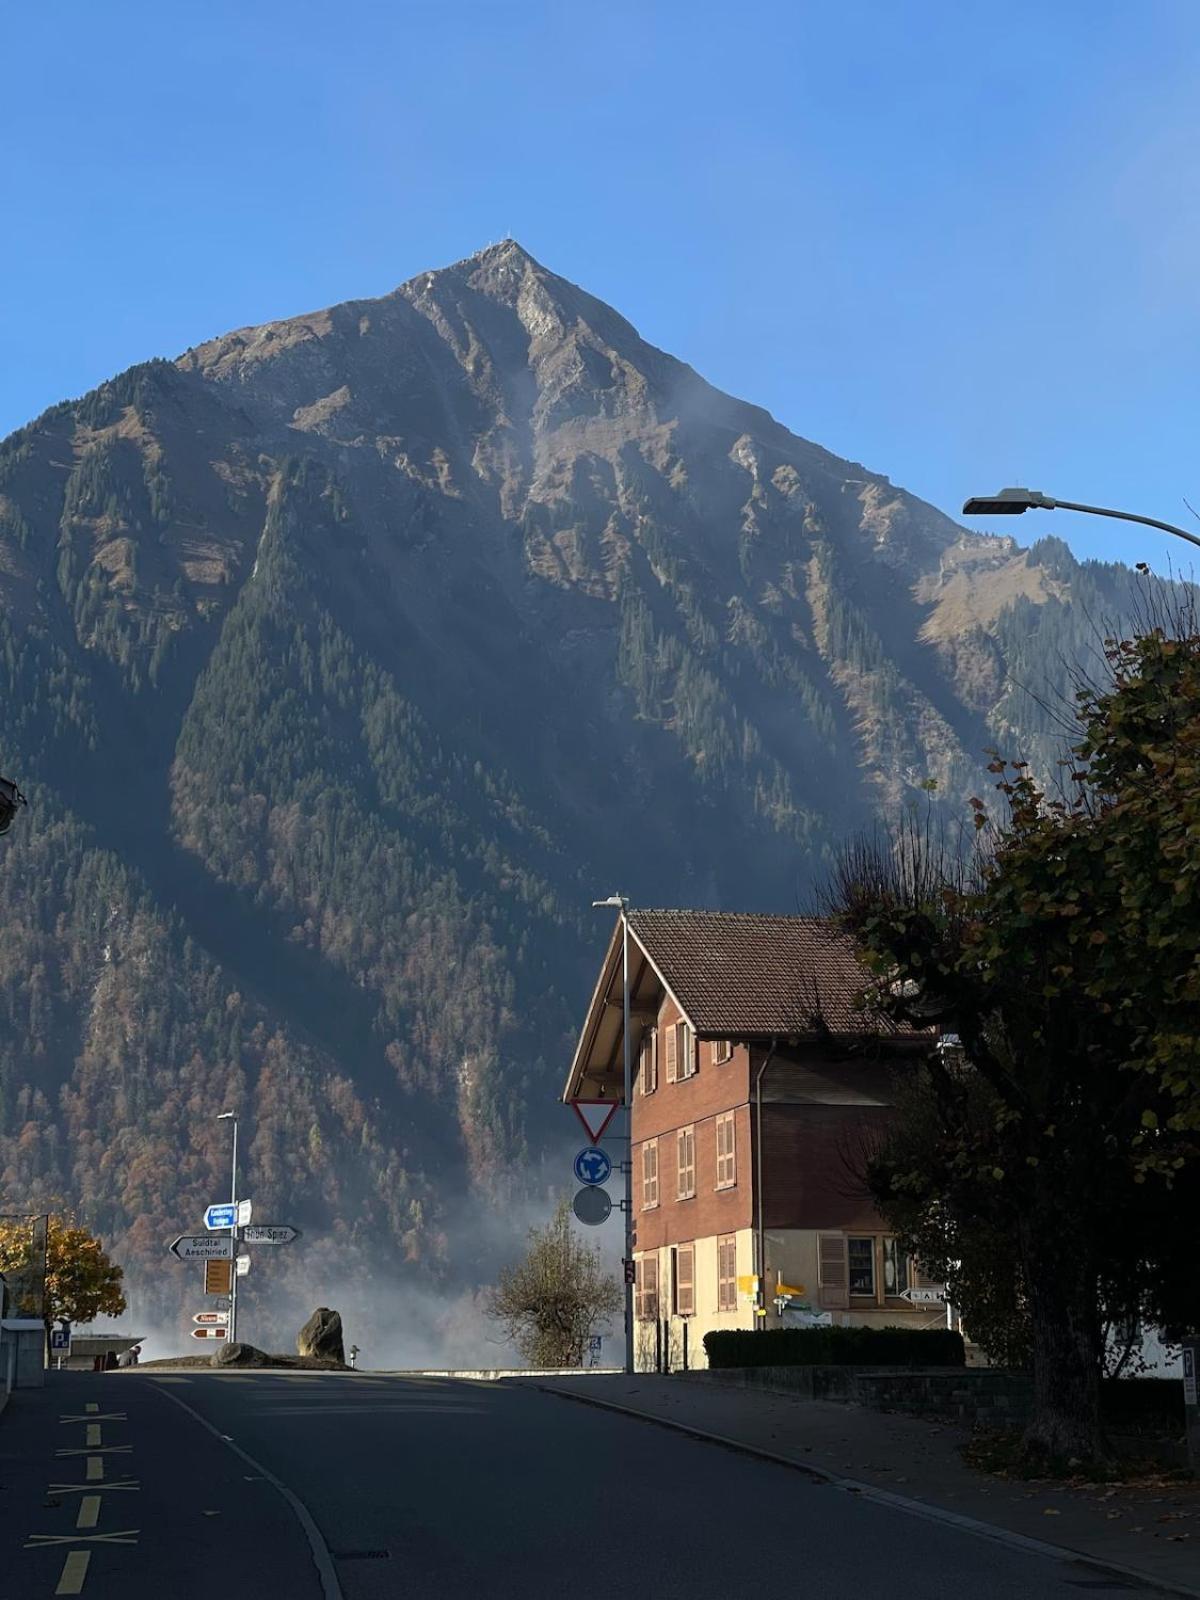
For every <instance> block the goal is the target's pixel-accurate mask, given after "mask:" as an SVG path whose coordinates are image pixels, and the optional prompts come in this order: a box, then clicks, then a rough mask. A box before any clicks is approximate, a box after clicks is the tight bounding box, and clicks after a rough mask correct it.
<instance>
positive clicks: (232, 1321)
mask: <svg viewBox="0 0 1200 1600" xmlns="http://www.w3.org/2000/svg"><path fill="white" fill-rule="evenodd" d="M217 1121H218V1122H232V1123H233V1169H232V1172H231V1174H230V1179H229V1203H230V1205H231V1206H233V1208H234V1212H233V1226H232V1227H231V1228H230V1230H229V1237H230V1240H231V1241H232V1242H231V1244H230V1247H229V1248H230V1257H231V1259H230V1267H229V1342H230V1344H234V1343H236V1341H237V1286H238V1280H237V1241H238V1226H237V1203H238V1194H237V1136H238V1119H237V1112H236V1111H222V1112H221V1113H220V1115H219V1116H218V1117H217Z"/></svg>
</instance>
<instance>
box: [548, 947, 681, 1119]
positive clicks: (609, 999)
mask: <svg viewBox="0 0 1200 1600" xmlns="http://www.w3.org/2000/svg"><path fill="white" fill-rule="evenodd" d="M621 931H622V922H621V918H620V917H618V918H617V921H616V925H615V927H614V928H613V931H612V935H611V937H610V938H609V941H608V949H607V950H606V951H605V954H604V962H603V965H602V966H601V968H600V976H599V978H598V979H597V980H596V987H595V989H594V990H593V991H592V999H591V1004H590V1005H589V1006H588V1009H587V1016H586V1017H585V1018H584V1022H583V1030H582V1032H581V1033H580V1035H579V1043H578V1044H577V1045H576V1046H575V1056H574V1059H573V1060H572V1062H571V1070H570V1072H569V1073H568V1074H567V1082H566V1086H565V1087H564V1089H563V1093H562V1098H563V1100H564V1101H566V1102H567V1103H569V1102H570V1101H572V1100H616V1101H622V1100H624V1098H625V1026H624V1025H625V1016H624V1007H625V995H624V989H625V984H624V974H623V971H622V950H621V945H622V939H621ZM664 994H665V995H667V996H669V998H670V999H671V1000H673V1001H674V1002H675V1005H676V1006H677V1007H678V1010H679V1014H680V1016H681V1017H682V1018H683V1020H684V1021H685V1022H687V1023H688V1024H689V1025H690V1024H691V1018H690V1017H689V1016H688V1015H687V1013H686V1011H685V1010H684V1009H683V1007H682V1006H681V1005H680V1004H679V1001H678V999H677V998H676V996H675V995H674V994H672V992H671V987H670V985H669V984H668V983H667V981H666V979H665V978H664V977H663V975H662V973H661V972H660V971H659V970H658V968H657V967H656V966H655V964H654V962H653V960H652V959H651V957H650V954H649V952H648V951H647V950H646V949H645V947H644V946H643V945H642V943H641V941H640V940H639V939H638V936H637V934H636V933H635V932H634V931H633V928H632V927H630V929H629V1014H630V1025H629V1034H630V1041H631V1048H632V1049H634V1050H636V1049H637V1048H638V1045H639V1044H640V1043H641V1037H642V1031H643V1029H644V1028H645V1027H646V1025H647V1023H649V1022H653V1021H654V1019H655V1018H656V1017H657V1015H658V1008H659V1006H660V1004H661V1003H662V998H663V995H664Z"/></svg>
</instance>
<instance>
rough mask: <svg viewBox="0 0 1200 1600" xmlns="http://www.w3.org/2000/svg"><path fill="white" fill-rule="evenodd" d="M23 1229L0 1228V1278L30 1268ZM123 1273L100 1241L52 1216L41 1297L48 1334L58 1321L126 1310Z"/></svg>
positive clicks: (65, 1219)
mask: <svg viewBox="0 0 1200 1600" xmlns="http://www.w3.org/2000/svg"><path fill="white" fill-rule="evenodd" d="M29 1254H30V1235H29V1230H28V1228H26V1227H21V1226H19V1225H16V1224H14V1223H12V1222H7V1223H3V1224H0V1273H8V1272H13V1273H19V1272H21V1270H22V1269H23V1268H25V1267H26V1266H27V1265H28V1263H29ZM123 1278H124V1271H123V1269H122V1268H121V1267H119V1266H117V1265H116V1263H115V1262H114V1261H112V1260H111V1259H110V1257H109V1255H108V1252H107V1251H106V1250H105V1248H104V1245H103V1243H102V1241H101V1240H100V1239H98V1238H97V1237H96V1235H95V1234H94V1233H92V1232H91V1231H90V1230H89V1229H88V1228H85V1227H83V1226H81V1225H80V1224H79V1223H77V1222H76V1221H75V1220H74V1218H73V1217H51V1218H50V1226H49V1230H48V1233H47V1238H46V1297H45V1302H44V1307H43V1312H42V1315H43V1317H44V1320H45V1323H46V1330H47V1347H48V1346H49V1330H50V1328H51V1326H52V1325H53V1324H54V1323H56V1322H60V1321H63V1320H65V1321H67V1322H74V1323H78V1322H92V1321H94V1320H95V1319H96V1318H97V1317H119V1316H120V1315H121V1313H122V1312H123V1311H124V1310H125V1305H126V1301H125V1295H124V1293H123V1291H122V1288H121V1283H122V1280H123Z"/></svg>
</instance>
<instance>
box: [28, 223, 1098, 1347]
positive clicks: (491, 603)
mask: <svg viewBox="0 0 1200 1600" xmlns="http://www.w3.org/2000/svg"><path fill="white" fill-rule="evenodd" d="M1128 605H1129V574H1127V573H1126V572H1125V570H1124V569H1120V568H1113V567H1103V568H1102V567H1098V566H1096V565H1094V564H1090V565H1087V566H1081V565H1079V564H1077V563H1076V562H1074V561H1073V559H1072V558H1071V556H1070V553H1069V551H1067V549H1066V547H1065V546H1064V545H1062V544H1061V543H1060V542H1059V541H1057V540H1044V541H1042V542H1041V544H1039V545H1036V546H1034V548H1033V549H1032V550H1023V549H1021V548H1019V547H1018V546H1017V545H1016V544H1015V543H1014V541H1012V540H1011V539H1008V538H984V537H979V536H977V535H973V534H970V533H968V532H966V531H965V530H964V529H962V528H961V527H959V526H958V525H957V524H955V523H954V522H953V521H952V520H951V519H949V518H948V517H946V516H944V515H943V514H942V513H941V512H939V511H937V510H936V509H934V508H933V507H932V506H929V505H927V504H925V503H923V502H922V501H920V500H918V499H916V498H914V497H913V496H911V495H909V494H907V493H905V491H904V490H902V489H899V488H896V487H894V486H893V485H892V484H891V483H890V482H889V481H888V479H886V478H884V477H882V476H880V475H878V474H875V473H872V472H871V471H869V470H868V469H866V468H864V467H862V466H859V465H858V464H857V463H852V462H847V461H842V460H840V459H839V458H837V457H836V456H833V455H831V454H830V453H829V452H828V451H825V450H823V449H821V448H820V446H818V445H815V444H812V443H809V442H808V441H806V440H804V439H801V438H798V437H797V436H796V435H794V434H792V433H790V432H789V431H788V430H787V429H786V428H784V427H783V426H782V425H781V424H780V423H778V422H777V421H775V420H774V419H773V418H772V417H771V416H769V415H768V414H767V413H766V412H765V411H762V410H760V409H758V408H757V407H755V406H752V405H749V404H746V403H744V402H742V401H740V400H736V399H734V398H732V397H730V396H728V395H726V394H723V393H721V392H720V391H718V390H716V389H714V388H712V387H711V386H710V385H709V384H707V383H705V382H704V380H703V379H702V378H700V377H699V376H698V375H697V374H696V373H695V372H693V371H692V369H691V368H690V367H688V366H686V365H685V364H683V363H682V362H680V361H677V360H675V359H674V358H673V357H671V356H669V355H666V354H664V353H663V352H662V351H660V350H657V349H655V348H654V347H653V346H651V345H649V344H647V343H646V342H645V341H644V340H643V339H641V338H640V337H639V335H638V334H637V332H636V331H635V330H634V329H633V328H632V327H631V326H630V325H629V324H628V323H627V322H626V321H624V319H623V318H622V317H620V316H619V315H618V314H617V313H616V312H615V311H613V310H612V309H611V308H610V307H608V306H606V305H604V304H603V303H602V302H600V301H598V300H596V299H594V298H593V297H592V296H590V295H588V294H587V293H585V292H584V291H583V290H581V289H579V288H577V287H575V286H574V285H573V284H570V283H568V282H566V281H565V280H563V279H561V278H558V277H556V276H555V275H554V274H553V273H551V272H549V271H547V270H546V269H545V268H544V267H542V266H540V265H539V264H538V263H537V262H536V261H535V260H534V259H533V258H532V257H531V256H530V255H528V254H527V253H526V252H525V251H524V250H522V249H521V247H520V246H519V245H517V244H516V243H515V242H514V241H512V240H506V241H504V242H503V243H502V244H499V245H495V246H493V247H490V248H489V249H487V250H485V251H482V252H480V253H479V254H478V255H476V256H472V257H471V258H469V259H468V260H466V261H463V262H459V263H458V264H457V265H455V266H452V267H449V268H446V269H445V270H441V271H435V272H426V273H422V274H420V275H419V276H418V277H416V278H413V279H412V280H410V281H409V282H407V283H405V284H403V285H401V287H400V288H398V289H397V290H395V291H394V292H393V293H392V294H389V295H386V296H384V297H382V298H380V299H375V300H360V301H350V302H347V303H346V304H343V305H340V306H336V307H334V308H332V309H331V310H327V311H322V312H318V313H314V314H311V315H306V316H300V317H294V318H290V319H288V320H286V321H283V322H277V323H270V324H268V325H266V326H263V327H260V328H248V329H242V330H239V331H238V332H235V333H230V334H227V335H225V336H223V337H221V338H218V339H214V340H211V341H209V342H208V343H205V344H202V345H199V346H197V347H195V348H194V349H191V350H189V351H187V353H186V354H185V355H183V356H181V357H180V358H179V359H178V360H176V361H174V362H168V361H153V362H150V363H147V364H146V365H144V366H141V367H135V368H132V369H131V370H130V371H128V372H126V373H124V374H122V375H121V376H120V377H118V378H115V379H113V380H112V381H111V382H110V383H106V384H104V385H102V386H101V387H100V388H99V389H97V390H95V391H94V392H93V393H91V394H89V395H87V396H85V397H84V398H83V399H82V400H79V401H74V402H69V403H65V404H63V405H60V406H57V407H55V408H54V409H53V410H51V411H49V412H47V413H46V414H45V415H44V416H43V417H41V418H39V419H38V420H37V421H36V422H34V423H32V424H31V425H30V426H29V427H27V428H24V429H22V430H21V431H20V432H18V433H16V434H14V435H12V436H11V437H10V438H9V439H8V440H7V441H5V442H4V443H3V445H0V758H2V762H0V765H2V767H3V770H5V771H11V772H12V773H14V774H16V775H18V776H19V777H20V778H21V781H22V786H23V787H24V788H25V789H26V790H27V792H28V793H29V794H30V798H31V802H32V805H31V810H30V815H29V817H28V818H27V819H26V818H23V819H22V825H21V829H20V832H19V834H18V833H16V832H14V834H13V836H12V838H11V840H10V841H9V842H8V844H7V846H6V848H5V849H4V850H3V851H2V852H0V896H2V903H3V905H4V907H5V937H4V940H3V942H2V943H0V1170H3V1173H4V1190H5V1194H6V1195H7V1202H6V1203H7V1204H8V1205H9V1206H10V1207H11V1208H21V1209H25V1208H26V1207H28V1208H30V1209H32V1208H34V1207H36V1206H40V1205H50V1204H55V1205H58V1204H63V1203H69V1204H72V1205H75V1206H77V1207H78V1208H79V1209H80V1210H82V1211H83V1212H85V1213H86V1215H87V1217H88V1219H89V1220H90V1221H92V1222H94V1223H95V1224H97V1225H99V1226H100V1227H101V1229H102V1230H104V1231H105V1233H106V1234H107V1235H108V1236H109V1237H111V1238H112V1240H113V1243H114V1245H115V1247H116V1249H117V1251H118V1253H119V1254H123V1255H124V1256H125V1257H126V1259H128V1260H130V1261H131V1262H132V1263H133V1264H134V1270H135V1272H137V1273H140V1274H141V1281H143V1282H145V1283H148V1282H149V1265H150V1263H151V1262H153V1263H154V1265H155V1267H156V1268H157V1267H158V1266H159V1256H160V1254H161V1243H160V1236H161V1235H162V1234H163V1230H164V1229H167V1230H168V1236H169V1230H174V1231H179V1229H180V1228H182V1227H184V1226H185V1225H193V1224H194V1222H195V1220H196V1218H197V1214H198V1213H197V1208H198V1207H201V1208H202V1206H203V1205H204V1204H205V1203H207V1201H209V1200H211V1199H212V1198H213V1196H214V1194H216V1193H218V1192H222V1191H221V1190H220V1188H219V1182H218V1174H219V1173H221V1172H223V1170H224V1165H223V1163H224V1160H225V1154H224V1145H223V1139H224V1137H225V1135H224V1130H223V1128H222V1127H221V1126H220V1125H218V1124H215V1123H214V1122H212V1120H211V1116H212V1113H213V1112H214V1111H215V1110H216V1109H220V1108H221V1107H222V1106H224V1105H225V1104H231V1105H237V1106H238V1107H239V1108H240V1109H241V1111H242V1113H243V1116H244V1118H245V1122H246V1127H247V1130H248V1138H249V1141H250V1158H249V1159H250V1170H249V1176H248V1179H247V1188H248V1192H252V1193H253V1195H254V1198H255V1207H256V1216H257V1215H262V1216H266V1215H267V1214H268V1213H270V1214H272V1216H273V1217H275V1216H276V1214H277V1218H278V1220H286V1221H290V1222H293V1223H296V1224H299V1225H302V1226H304V1227H305V1231H306V1238H307V1239H308V1240H309V1241H310V1243H309V1245H308V1256H307V1260H308V1262H309V1264H310V1266H311V1263H312V1261H313V1260H314V1259H319V1258H320V1252H322V1251H325V1252H327V1253H328V1259H329V1261H330V1262H333V1261H335V1260H336V1261H337V1262H339V1263H347V1262H353V1261H354V1260H356V1259H358V1257H359V1256H360V1255H361V1254H362V1253H363V1252H366V1251H368V1250H369V1251H370V1252H371V1259H372V1261H373V1262H374V1264H375V1270H376V1271H378V1270H380V1269H381V1263H382V1264H383V1265H389V1264H390V1265H392V1266H395V1267H397V1269H399V1267H400V1265H401V1264H405V1263H406V1264H407V1266H408V1269H409V1270H411V1271H412V1272H413V1273H417V1274H423V1275H426V1276H428V1277H431V1278H433V1279H437V1278H439V1277H447V1276H450V1275H455V1276H457V1277H459V1278H462V1277H464V1276H465V1277H467V1278H469V1276H470V1273H471V1270H472V1265H471V1263H472V1260H473V1259H475V1256H477V1255H478V1253H479V1252H485V1251H486V1249H487V1247H488V1239H487V1236H486V1230H479V1229H477V1228H476V1229H475V1230H474V1231H471V1230H467V1232H468V1233H469V1237H470V1242H469V1244H468V1243H464V1242H463V1240H464V1238H465V1237H466V1235H465V1234H464V1230H463V1229H462V1227H461V1226H460V1222H461V1216H460V1213H461V1208H462V1199H461V1197H462V1196H464V1195H466V1194H468V1193H469V1192H471V1190H472V1188H474V1190H475V1191H478V1190H480V1189H482V1190H485V1191H487V1192H488V1193H490V1194H493V1195H495V1194H497V1193H500V1192H507V1193H516V1192H523V1191H526V1190H527V1189H528V1188H529V1185H530V1182H531V1174H532V1173H534V1172H535V1171H536V1168H537V1157H538V1155H539V1153H540V1152H541V1151H542V1150H543V1149H544V1148H545V1144H546V1140H547V1138H548V1137H551V1136H552V1131H553V1130H555V1129H556V1128H557V1126H558V1118H559V1117H560V1113H558V1112H557V1111H556V1109H555V1107H554V1103H553V1102H554V1096H555V1094H556V1091H557V1086H558V1083H559V1079H560V1075H561V1070H562V1066H563V1062H564V1060H565V1057H566V1052H567V1050H568V1048H569V1043H570V1037H571V1031H572V1028H573V1026H574V1025H575V1023H576V1020H577V1017H578V1014H579V1010H580V1005H581V1002H582V1001H583V999H584V998H585V990H586V986H587V983H588V979H589V976H590V968H591V962H592V958H593V956H594V950H595V947H596V945H597V942H598V941H599V940H600V939H602V937H603V934H604V929H603V928H601V927H598V926H597V925H596V924H595V922H594V921H593V920H592V914H591V912H590V910H589V904H590V901H591V899H592V897H593V896H594V895H595V894H597V893H604V892H608V891H609V890H610V889H611V888H612V887H613V886H614V885H619V886H621V887H623V888H624V889H625V890H626V891H627V892H629V893H630V894H632V895H634V896H635V897H636V898H637V900H639V901H640V902H641V903H643V904H651V903H660V904H661V903H667V904H685V903H693V904H705V905H714V906H727V907H735V906H736V907H744V908H750V909H764V910H791V909H794V908H795V906H796V904H797V898H798V897H800V896H803V895H804V894H805V893H807V892H808V891H809V889H810V888H811V887H812V885H813V884H814V883H816V882H819V880H820V878H821V875H822V873H823V871H824V870H825V868H826V865H827V863H828V860H829V858H830V853H831V851H832V850H833V849H834V848H835V847H836V844H837V842H838V840H839V839H841V838H842V837H843V836H844V835H845V833H846V832H847V831H848V830H849V829H851V828H853V827H854V826H856V825H859V824H861V823H864V822H866V821H867V820H868V819H869V818H870V817H871V816H872V815H874V814H876V813H877V812H879V811H880V810H882V811H884V812H889V811H894V810H895V808H897V807H899V806H901V805H903V804H905V803H906V802H907V801H909V800H911V799H914V798H921V800H922V802H923V803H924V800H925V796H926V794H927V793H928V791H929V788H930V785H931V783H932V784H935V785H936V789H935V799H934V802H933V803H934V804H940V805H942V806H944V807H946V808H948V809H949V810H951V811H954V810H956V809H957V808H959V807H961V805H962V804H963V803H964V802H965V799H966V798H967V796H968V795H970V794H972V793H977V792H981V790H982V789H983V786H984V784H985V783H986V779H985V778H984V777H983V776H981V774H982V767H983V761H984V756H983V752H984V751H985V750H986V749H987V748H988V747H990V746H993V745H996V744H999V745H1001V746H1002V747H1003V748H1005V749H1006V750H1007V751H1008V752H1010V753H1012V754H1017V753H1018V752H1022V753H1030V754H1031V755H1032V756H1033V758H1034V759H1035V760H1037V761H1038V762H1039V763H1041V764H1042V765H1043V766H1045V765H1046V764H1048V763H1050V762H1051V761H1052V759H1053V751H1054V744H1053V728H1052V721H1051V720H1049V719H1048V716H1047V713H1046V711H1045V709H1044V708H1042V707H1041V706H1040V705H1039V704H1038V699H1039V698H1041V696H1042V693H1043V691H1042V690H1041V687H1040V686H1041V685H1042V684H1044V683H1045V682H1047V681H1049V683H1050V686H1051V691H1053V689H1054V688H1055V687H1058V688H1061V687H1062V684H1063V682H1064V681H1065V680H1064V674H1065V671H1066V665H1067V664H1069V663H1070V662H1071V661H1074V660H1078V659H1080V658H1081V657H1082V656H1083V655H1084V654H1086V652H1087V651H1089V650H1092V649H1094V643H1095V638H1096V637H1097V628H1096V619H1097V618H1098V617H1100V616H1103V617H1105V618H1109V617H1119V616H1120V615H1123V614H1125V613H1126V612H1127V610H1128ZM1031 684H1036V685H1038V686H1039V695H1038V697H1034V696H1032V695H1031V694H1030V693H1029V692H1028V691H1029V687H1030V685H1031ZM562 1131H563V1134H564V1136H565V1129H564V1130H562ZM553 1170H554V1172H555V1174H556V1175H557V1176H558V1177H561V1173H558V1171H557V1167H556V1168H554V1169H553ZM532 1181H534V1182H535V1183H536V1181H537V1180H532ZM277 1254H278V1255H279V1256H281V1257H282V1256H283V1255H284V1253H283V1252H278V1253H277ZM289 1260H293V1261H294V1258H289ZM289 1260H280V1261H279V1262H278V1263H277V1265H275V1267H274V1278H273V1280H272V1284H271V1285H267V1284H266V1283H263V1284H261V1285H260V1284H256V1283H255V1281H254V1280H248V1282H249V1288H248V1290H247V1293H248V1295H249V1296H251V1297H253V1295H254V1294H256V1293H257V1294H259V1295H260V1297H264V1298H263V1304H264V1307H265V1306H266V1303H267V1299H269V1298H270V1296H272V1295H275V1296H278V1295H280V1294H282V1293H284V1292H285V1291H286V1290H287V1285H288V1283H289V1281H290V1279H289V1274H291V1273H294V1272H295V1271H296V1270H298V1269H296V1268H295V1266H294V1265H289ZM155 1283H156V1284H157V1285H158V1287H157V1289H156V1290H155V1291H154V1292H155V1293H157V1294H158V1296H159V1300H160V1302H161V1304H162V1306H163V1308H164V1311H167V1310H170V1309H171V1307H172V1306H173V1305H174V1304H175V1302H176V1299H177V1293H178V1285H177V1284H176V1283H175V1282H174V1281H165V1280H164V1277H163V1274H162V1273H161V1272H158V1273H157V1275H156V1277H155ZM329 1292H331V1293H332V1292H333V1290H332V1289H331V1290H330V1291H329ZM339 1292H340V1291H339ZM273 1303H274V1302H272V1304H273ZM308 1303H309V1304H311V1299H309V1302H308ZM339 1303H347V1304H348V1302H347V1301H346V1296H345V1295H342V1297H341V1300H340V1301H339ZM352 1309H353V1308H352V1307H351V1310H352ZM264 1314H265V1312H264ZM356 1325H357V1324H356Z"/></svg>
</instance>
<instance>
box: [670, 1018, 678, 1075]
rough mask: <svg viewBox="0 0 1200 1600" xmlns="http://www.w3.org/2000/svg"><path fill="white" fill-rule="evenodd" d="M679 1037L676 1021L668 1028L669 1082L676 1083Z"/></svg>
mask: <svg viewBox="0 0 1200 1600" xmlns="http://www.w3.org/2000/svg"><path fill="white" fill-rule="evenodd" d="M678 1042H679V1041H678V1039H677V1037H676V1026H675V1024H674V1023H672V1024H671V1025H670V1027H669V1028H668V1029H667V1082H668V1083H674V1082H675V1078H676V1076H677V1073H676V1058H677V1055H678Z"/></svg>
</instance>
